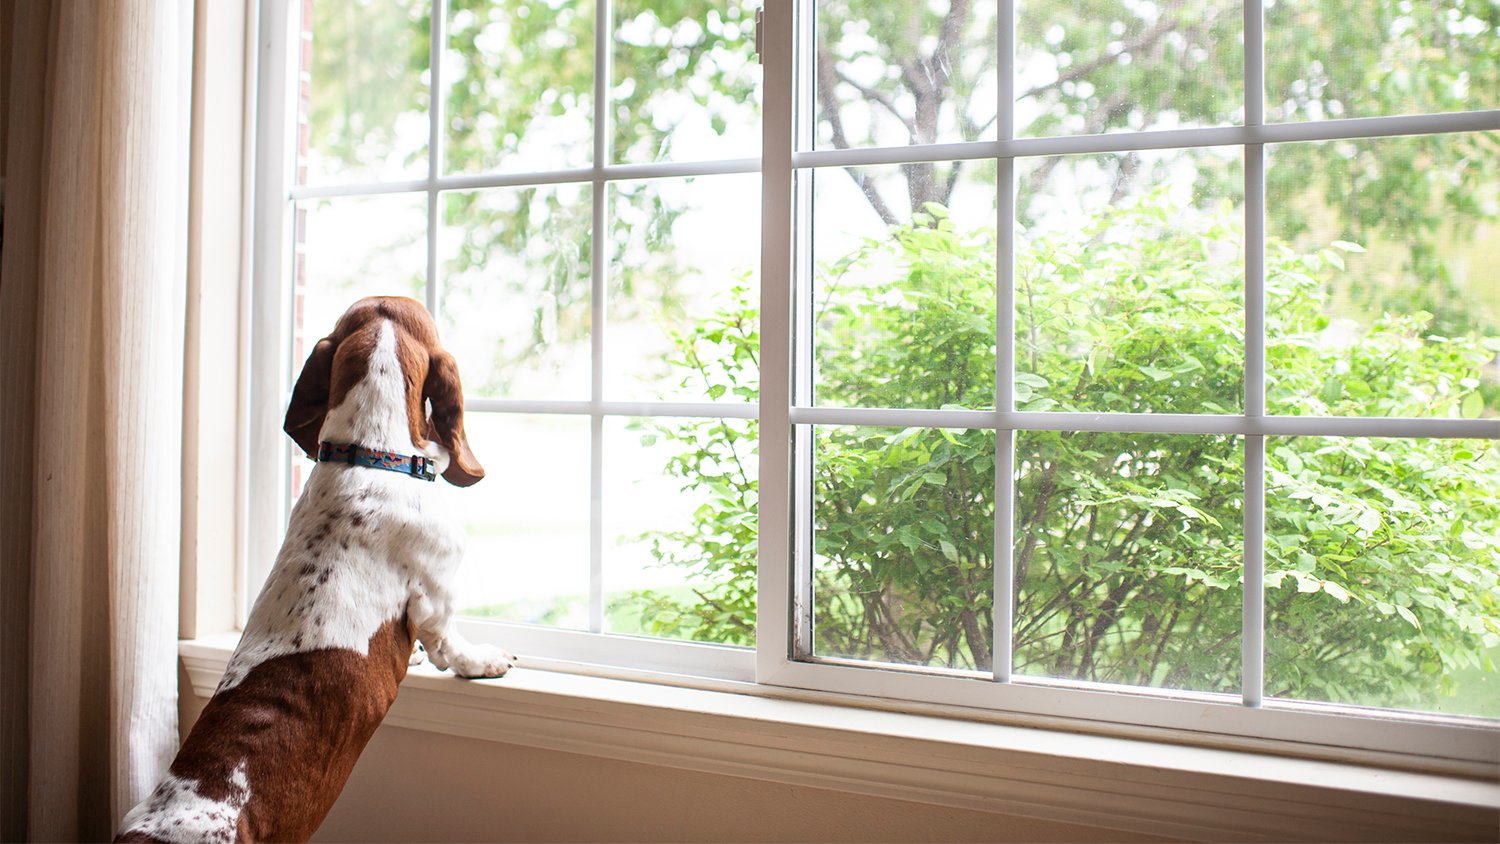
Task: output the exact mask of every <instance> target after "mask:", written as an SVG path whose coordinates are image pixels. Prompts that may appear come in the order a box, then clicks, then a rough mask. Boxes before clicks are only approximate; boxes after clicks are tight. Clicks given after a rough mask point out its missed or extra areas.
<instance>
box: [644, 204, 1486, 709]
mask: <svg viewBox="0 0 1500 844" xmlns="http://www.w3.org/2000/svg"><path fill="white" fill-rule="evenodd" d="M1358 249H1359V247H1358V246H1357V245H1355V244H1350V243H1336V244H1334V245H1333V246H1331V247H1330V248H1328V249H1324V250H1321V251H1318V252H1315V253H1312V254H1299V253H1297V252H1294V251H1293V250H1291V249H1290V248H1288V247H1287V246H1285V245H1284V244H1282V243H1280V242H1276V241H1272V242H1271V243H1269V244H1268V247H1267V255H1266V277H1267V285H1266V287H1267V303H1266V314H1267V334H1268V338H1269V340H1268V343H1267V372H1268V403H1269V406H1270V408H1271V412H1273V413H1280V414H1318V415H1327V414H1332V415H1365V416H1369V415H1381V416H1413V417H1460V416H1468V417H1473V416H1478V415H1481V414H1488V415H1493V413H1494V409H1493V408H1486V407H1484V402H1483V398H1482V397H1481V393H1480V390H1479V388H1480V381H1481V368H1482V367H1484V366H1485V365H1487V364H1488V363H1489V362H1490V361H1491V360H1493V358H1494V355H1495V352H1496V351H1500V345H1497V340H1496V338H1494V337H1480V336H1478V335H1477V334H1471V335H1470V336H1465V337H1440V336H1436V335H1433V334H1430V333H1428V325H1429V322H1430V320H1431V316H1430V315H1429V314H1426V313H1411V314H1402V315H1386V316H1383V317H1381V318H1379V319H1377V320H1375V321H1374V322H1373V323H1372V324H1370V325H1369V326H1367V327H1366V328H1364V329H1362V330H1358V331H1354V332H1353V333H1351V330H1350V329H1349V327H1348V326H1346V325H1333V324H1331V322H1330V318H1329V317H1328V315H1327V314H1328V311H1329V301H1328V299H1329V297H1330V295H1331V293H1330V291H1331V290H1332V287H1333V280H1334V279H1335V278H1336V277H1337V275H1338V273H1339V272H1340V271H1341V269H1342V259H1341V256H1342V255H1343V254H1345V253H1348V252H1353V251H1357V250H1358ZM1242 252H1243V245H1242V241H1241V235H1240V232H1239V230H1238V226H1237V223H1236V222H1235V217H1234V215H1232V214H1231V213H1230V211H1229V209H1227V208H1225V209H1221V210H1220V211H1219V212H1217V213H1206V214H1184V213H1182V212H1180V211H1178V210H1176V209H1173V208H1170V207H1169V206H1168V204H1167V203H1166V202H1165V201H1164V200H1163V198H1162V197H1160V196H1148V197H1146V198H1144V199H1142V200H1140V201H1137V202H1134V203H1130V204H1127V205H1125V206H1123V207H1119V208H1113V209H1109V210H1107V211H1105V212H1103V213H1101V214H1099V215H1098V216H1096V217H1095V218H1093V219H1091V220H1089V221H1087V223H1086V224H1085V225H1083V226H1080V227H1079V229H1078V231H1077V232H1075V233H1072V234H1069V235H1058V236H1054V235H1046V236H1036V237H1033V238H1032V239H1031V240H1030V241H1029V242H1028V243H1027V244H1026V246H1025V248H1024V249H1023V250H1022V251H1021V252H1020V253H1019V257H1018V261H1017V266H1016V289H1017V293H1016V302H1017V306H1016V338H1017V339H1016V360H1017V376H1016V382H1017V383H1016V401H1017V407H1018V408H1019V409H1022V410H1056V411H1079V412H1156V413H1161V412H1175V413H1238V412H1240V408H1241V407H1242V400H1241V395H1242V382H1243V377H1244V373H1243V363H1242V361H1243V351H1242V348H1243V334H1244V326H1243V301H1242V289H1243V283H1242V270H1241V266H1242V262H1241V261H1240V260H1239V258H1238V256H1239V255H1240V254H1242ZM994 256H995V240H994V235H993V232H986V231H980V232H960V231H958V230H957V228H956V227H955V226H954V225H953V223H952V222H951V220H950V219H949V218H948V217H947V214H946V212H945V211H944V209H942V208H941V207H937V206H929V207H928V208H927V209H926V211H925V213H920V214H918V215H916V217H915V219H914V220H913V222H912V223H911V224H909V225H906V226H900V227H893V228H892V230H891V232H890V237H889V238H887V239H882V240H872V241H870V242H868V243H866V244H865V245H864V247H863V248H861V249H860V250H858V251H857V252H856V253H855V254H853V255H850V256H848V258H846V259H845V260H842V261H839V262H837V263H835V264H833V265H830V266H828V267H825V268H823V270H822V272H821V273H820V289H819V290H818V294H817V301H818V302H819V303H820V311H819V313H818V314H817V315H816V323H817V331H818V353H817V363H818V367H819V372H818V383H817V391H818V400H819V402H820V403H823V404H831V405H845V406H866V407H966V408H986V407H993V402H994V361H995V347H994V313H995V305H994V277H995V274H994V266H995V265H994V260H995V258H994ZM893 268H894V269H893ZM751 295H752V294H751V292H750V290H749V289H748V288H745V287H741V288H738V289H737V304H736V305H735V306H734V307H732V308H730V309H727V310H726V311H725V312H724V313H722V314H720V315H719V316H718V317H717V318H715V319H713V320H709V321H706V322H704V323H703V324H701V325H699V326H697V327H696V329H695V330H694V331H693V332H692V333H691V334H689V335H685V336H682V337H680V338H679V345H680V348H681V350H682V357H681V359H680V360H679V361H678V364H679V365H680V366H682V367H683V368H684V369H683V371H684V374H685V378H688V379H696V380H697V382H698V385H699V386H706V387H707V388H709V389H710V390H711V391H715V392H716V393H717V394H723V393H724V392H729V391H735V392H736V393H738V394H742V395H745V396H752V395H753V392H754V390H753V385H754V383H755V381H756V372H757V368H758V361H757V360H756V350H757V349H758V345H759V338H758V336H757V333H756V331H757V329H756V326H757V321H756V316H757V314H756V310H755V307H754V304H753V302H752V301H751V298H750V297H751ZM756 435H757V432H756V430H755V428H754V426H753V425H751V426H750V427H749V428H748V429H746V428H745V427H744V426H740V427H738V428H731V427H729V426H725V425H722V424H720V423H717V422H715V421H713V420H704V421H701V422H696V423H693V424H690V425H687V426H681V425H678V426H674V427H661V428H657V429H654V430H653V431H652V432H651V433H650V434H649V435H648V436H652V437H667V438H670V439H672V440H673V441H675V442H676V443H677V444H678V446H679V451H678V453H677V455H676V456H675V457H674V458H673V460H672V461H671V463H670V465H668V466H667V467H666V469H667V471H668V472H669V473H670V474H671V475H673V476H675V477H678V478H680V479H681V480H682V483H683V487H684V489H685V490H688V491H690V492H691V493H692V494H693V495H694V496H695V497H696V500H700V501H701V502H702V504H701V506H700V507H699V508H698V510H697V512H696V514H695V520H694V524H693V525H692V528H691V529H690V530H687V531H683V532H677V533H661V534H655V535H653V543H654V551H655V554H656V556H657V558H658V559H659V560H660V561H662V563H663V564H667V565H673V566H679V567H683V568H685V569H688V570H689V571H690V572H691V574H690V577H689V578H688V579H689V580H690V582H692V583H694V584H695V586H694V594H693V596H692V600H682V599H681V598H680V597H678V598H670V597H667V596H663V595H647V596H645V597H646V598H647V603H648V607H647V610H646V612H645V614H644V616H643V619H644V622H645V624H646V626H647V629H648V632H652V633H656V634H659V635H674V636H684V637H689V638H695V639H700V640H706V641H715V642H728V643H735V644H743V645H749V644H752V642H753V635H754V618H755V554H756V533H755V529H756V528H755V518H754V516H755V504H756V498H757V489H756V482H755V479H754V474H753V466H754V460H755V454H756ZM1015 448H1016V458H1015V478H1016V488H1017V501H1016V506H1015V514H1014V524H1015V531H1014V541H1015V547H1014V560H1015V584H1014V586H1015V594H1016V599H1017V607H1016V623H1015V629H1014V633H1013V635H1014V648H1015V651H1014V653H1015V665H1016V670H1017V671H1018V672H1020V673H1024V674H1034V675H1035V674H1039V675H1047V676H1063V677H1076V678H1082V679H1087V680H1091V681H1099V682H1109V683H1123V684H1134V685H1151V686H1165V687H1174V688H1187V689H1196V690H1208V691H1227V692H1233V691H1236V690H1237V689H1238V687H1239V683H1240V678H1239V662H1240V657H1239V654H1240V607H1241V600H1242V577H1241V557H1242V550H1243V545H1242V537H1243V530H1242V520H1243V515H1242V509H1241V501H1242V495H1243V492H1242V485H1243V478H1244V471H1243V465H1244V464H1243V453H1244V444H1243V442H1242V441H1241V440H1240V438H1238V437H1230V436H1206V435H1205V436H1200V435H1160V434H1121V433H1071V432H1020V433H1018V434H1017V435H1016V446H1015ZM814 450H815V455H816V457H815V470H814V473H815V479H814V488H815V489H814V498H815V501H814V504H813V507H814V510H813V512H814V520H815V526H816V537H817V544H816V548H815V551H814V554H815V565H814V569H815V571H814V578H815V583H816V588H815V606H814V612H815V624H814V627H815V631H816V632H815V648H816V650H817V652H818V653H820V654H822V655H828V656H845V657H853V658H859V659H875V660H882V661H896V662H904V663H915V664H922V665H938V666H949V667H954V668H964V669H978V670H987V669H988V668H989V666H990V663H991V658H992V656H991V646H992V642H993V629H992V620H993V590H992V585H991V584H992V579H993V565H994V554H993V526H994V518H993V516H994V477H995V470H994V466H995V453H996V451H995V436H994V434H993V433H992V432H990V431H988V430H945V429H928V428H910V429H906V430H893V429H892V430H887V429H871V428H849V427H838V426H822V427H819V428H817V429H816V432H815V435H814ZM1266 484H1267V496H1266V543H1265V548H1266V571H1267V574H1266V587H1267V589H1266V631H1267V633H1266V652H1267V655H1266V689H1267V693H1268V694H1272V695H1276V696H1285V697H1292V698H1300V699H1316V700H1331V701H1340V702H1348V703H1360V704H1371V705H1380V706H1402V707H1414V708H1421V709H1449V710H1452V711H1461V712H1469V713H1472V714H1490V715H1500V703H1497V702H1495V701H1494V700H1492V699H1485V698H1482V697H1480V698H1479V699H1473V698H1475V697H1476V696H1474V695H1470V696H1469V698H1459V699H1457V700H1454V699H1452V697H1451V696H1452V695H1454V694H1455V693H1456V692H1461V691H1463V690H1462V689H1459V688H1457V687H1456V685H1455V681H1454V679H1453V678H1454V677H1455V676H1471V675H1476V674H1477V675H1478V676H1481V677H1483V676H1486V675H1490V674H1493V672H1495V670H1496V667H1495V665H1494V662H1493V661H1492V656H1493V653H1494V650H1495V649H1496V647H1497V645H1500V584H1497V560H1500V453H1497V450H1496V448H1495V447H1494V445H1493V443H1491V442H1490V441H1455V440H1439V439H1391V440H1372V439H1364V438H1310V437H1297V438H1269V439H1268V440H1267V478H1266ZM1464 672H1468V673H1467V674H1465V673H1464Z"/></svg>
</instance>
